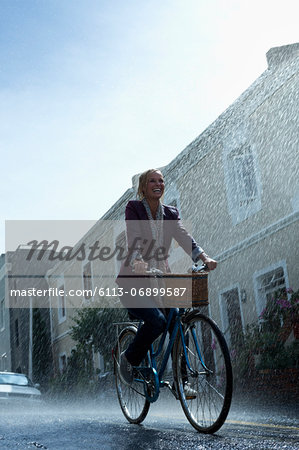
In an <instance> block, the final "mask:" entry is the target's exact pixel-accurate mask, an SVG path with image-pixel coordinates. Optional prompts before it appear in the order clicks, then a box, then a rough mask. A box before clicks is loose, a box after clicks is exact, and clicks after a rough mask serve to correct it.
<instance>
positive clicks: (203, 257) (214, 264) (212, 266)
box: [200, 253, 217, 270]
mask: <svg viewBox="0 0 299 450" xmlns="http://www.w3.org/2000/svg"><path fill="white" fill-rule="evenodd" d="M200 259H201V260H202V262H203V263H204V264H206V266H207V267H208V269H209V270H214V269H216V267H217V261H215V259H212V258H210V257H209V256H208V255H206V254H205V253H202V254H201V255H200Z"/></svg>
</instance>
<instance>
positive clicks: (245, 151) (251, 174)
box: [230, 145, 257, 207]
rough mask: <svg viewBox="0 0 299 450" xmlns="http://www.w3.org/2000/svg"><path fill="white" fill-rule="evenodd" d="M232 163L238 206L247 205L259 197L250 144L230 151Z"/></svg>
mask: <svg viewBox="0 0 299 450" xmlns="http://www.w3.org/2000/svg"><path fill="white" fill-rule="evenodd" d="M230 165H231V171H232V178H233V183H234V186H235V188H236V191H237V192H236V196H237V202H238V206H239V207H242V206H247V205H248V204H250V203H252V202H253V201H254V200H255V199H256V197H257V182H256V175H255V168H254V161H253V155H252V152H251V149H250V147H249V145H244V146H243V147H241V148H240V149H238V150H237V151H233V152H231V153H230Z"/></svg>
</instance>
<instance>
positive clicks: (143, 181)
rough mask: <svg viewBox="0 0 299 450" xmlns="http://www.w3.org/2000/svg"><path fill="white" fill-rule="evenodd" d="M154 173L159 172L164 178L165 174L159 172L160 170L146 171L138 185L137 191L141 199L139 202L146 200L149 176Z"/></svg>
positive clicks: (140, 177)
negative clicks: (145, 193) (145, 194)
mask: <svg viewBox="0 0 299 450" xmlns="http://www.w3.org/2000/svg"><path fill="white" fill-rule="evenodd" d="M154 172H159V173H160V174H161V175H162V177H163V174H162V172H161V170H159V169H149V170H146V171H145V172H143V173H142V174H141V175H140V176H139V184H138V190H137V197H138V198H139V200H142V199H143V198H144V191H145V189H146V185H147V181H148V176H149V175H150V174H151V173H154Z"/></svg>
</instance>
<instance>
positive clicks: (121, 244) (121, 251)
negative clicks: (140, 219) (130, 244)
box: [115, 231, 127, 272]
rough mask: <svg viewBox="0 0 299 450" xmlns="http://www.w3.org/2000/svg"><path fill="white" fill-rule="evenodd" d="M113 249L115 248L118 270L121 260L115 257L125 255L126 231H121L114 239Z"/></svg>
mask: <svg viewBox="0 0 299 450" xmlns="http://www.w3.org/2000/svg"><path fill="white" fill-rule="evenodd" d="M115 249H117V252H116V269H117V272H119V270H120V266H121V263H122V261H121V260H119V259H117V257H118V256H119V257H124V255H126V249H127V238H126V232H125V231H122V232H121V233H120V234H119V235H118V236H117V238H116V240H115Z"/></svg>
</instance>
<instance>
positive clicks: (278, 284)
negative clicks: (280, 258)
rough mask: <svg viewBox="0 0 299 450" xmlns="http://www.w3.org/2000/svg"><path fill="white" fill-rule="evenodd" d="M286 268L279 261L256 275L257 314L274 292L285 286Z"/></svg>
mask: <svg viewBox="0 0 299 450" xmlns="http://www.w3.org/2000/svg"><path fill="white" fill-rule="evenodd" d="M287 284H288V283H287V279H286V269H285V267H284V264H283V263H281V264H279V265H278V266H277V267H273V268H269V269H268V270H266V271H264V273H261V274H260V275H258V276H256V281H255V290H256V306H257V313H258V316H259V315H260V314H261V312H262V310H263V309H264V308H265V306H266V303H267V301H268V300H269V299H271V298H272V297H273V296H274V294H275V292H279V291H280V290H281V289H283V288H286V287H287Z"/></svg>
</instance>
